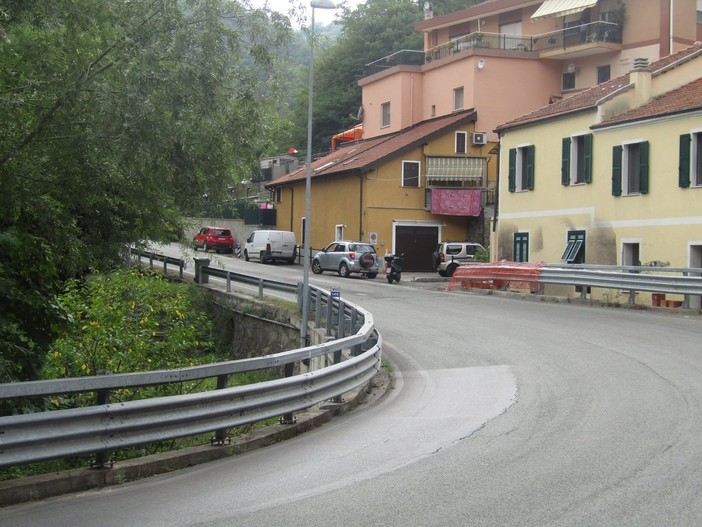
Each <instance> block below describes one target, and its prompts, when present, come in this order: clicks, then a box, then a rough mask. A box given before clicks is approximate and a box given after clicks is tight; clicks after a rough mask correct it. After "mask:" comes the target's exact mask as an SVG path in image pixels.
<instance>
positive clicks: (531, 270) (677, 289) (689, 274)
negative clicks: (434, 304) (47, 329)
mask: <svg viewBox="0 0 702 527" xmlns="http://www.w3.org/2000/svg"><path fill="white" fill-rule="evenodd" d="M510 282H522V283H528V284H529V285H530V289H531V290H532V291H533V292H537V291H542V290H543V287H542V286H543V285H544V284H554V285H569V286H575V287H579V288H580V297H581V298H583V299H584V298H586V296H587V291H588V289H589V288H601V289H614V290H619V291H626V292H627V293H628V301H627V302H628V303H629V304H634V303H635V297H636V293H637V292H651V293H671V294H679V295H684V300H683V302H682V306H681V307H684V308H688V307H689V305H690V296H702V269H699V268H688V267H662V266H615V265H591V264H568V265H559V264H543V263H541V264H538V263H534V262H506V261H505V262H493V263H485V264H469V265H463V266H460V267H459V268H458V269H457V270H456V272H455V273H454V275H453V277H452V283H462V284H465V286H466V287H472V286H475V287H495V288H503V287H505V286H506V285H508V284H509V283H510Z"/></svg>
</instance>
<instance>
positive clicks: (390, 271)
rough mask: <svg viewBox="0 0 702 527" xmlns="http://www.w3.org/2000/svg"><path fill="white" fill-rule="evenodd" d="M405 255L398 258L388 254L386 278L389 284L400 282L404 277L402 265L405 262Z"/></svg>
mask: <svg viewBox="0 0 702 527" xmlns="http://www.w3.org/2000/svg"><path fill="white" fill-rule="evenodd" d="M404 256H405V255H404V254H401V255H400V256H397V255H395V254H386V255H385V257H384V259H385V278H387V279H388V284H392V283H393V281H395V282H398V283H399V282H400V277H401V276H402V263H403V262H404V261H405V258H404Z"/></svg>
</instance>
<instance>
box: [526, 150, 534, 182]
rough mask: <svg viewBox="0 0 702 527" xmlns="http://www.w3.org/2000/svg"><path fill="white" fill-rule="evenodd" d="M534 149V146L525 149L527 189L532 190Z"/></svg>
mask: <svg viewBox="0 0 702 527" xmlns="http://www.w3.org/2000/svg"><path fill="white" fill-rule="evenodd" d="M535 151H536V147H535V146H534V145H531V146H527V147H526V155H527V189H529V190H534V154H535Z"/></svg>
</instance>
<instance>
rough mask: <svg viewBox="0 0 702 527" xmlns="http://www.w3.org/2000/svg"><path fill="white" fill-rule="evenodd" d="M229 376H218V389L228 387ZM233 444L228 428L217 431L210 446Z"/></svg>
mask: <svg viewBox="0 0 702 527" xmlns="http://www.w3.org/2000/svg"><path fill="white" fill-rule="evenodd" d="M228 381H229V375H226V374H225V375H217V389H218V390H224V389H225V388H226V387H227V384H228ZM224 443H228V444H229V443H231V437H230V436H229V435H228V434H227V429H226V428H220V429H219V430H215V435H214V437H212V438H211V439H210V445H223V444H224Z"/></svg>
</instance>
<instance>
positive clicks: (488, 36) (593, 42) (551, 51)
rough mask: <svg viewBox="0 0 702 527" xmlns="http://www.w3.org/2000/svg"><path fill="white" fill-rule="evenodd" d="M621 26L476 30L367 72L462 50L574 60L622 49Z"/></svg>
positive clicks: (392, 58) (370, 67)
mask: <svg viewBox="0 0 702 527" xmlns="http://www.w3.org/2000/svg"><path fill="white" fill-rule="evenodd" d="M621 42H622V28H621V26H620V25H619V24H615V23H613V22H604V21H598V22H591V23H589V24H580V25H574V26H568V27H565V28H563V29H559V30H557V31H551V32H549V33H542V34H539V35H507V34H500V33H484V32H474V33H470V34H468V35H464V36H462V37H460V38H457V39H454V40H452V41H451V42H447V43H445V44H441V45H440V46H436V47H434V48H431V49H428V50H426V51H415V50H402V51H398V52H395V53H393V54H391V55H388V56H387V57H383V58H382V59H379V60H376V61H374V62H371V63H369V64H366V67H365V75H366V76H368V75H373V74H375V73H379V72H381V71H385V70H387V69H389V68H392V67H394V66H400V65H422V64H428V63H430V62H433V61H437V60H442V59H445V58H446V57H450V56H454V55H456V54H461V53H465V54H468V53H471V54H477V53H481V52H483V51H484V50H487V49H490V50H497V51H498V52H499V51H505V52H507V51H508V52H510V53H515V52H516V53H530V54H533V53H536V54H537V57H538V58H550V59H561V60H566V59H568V60H569V59H572V58H574V57H577V56H585V55H593V54H597V53H607V52H612V51H617V50H621Z"/></svg>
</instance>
